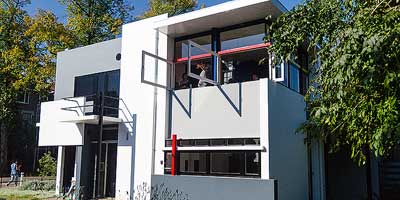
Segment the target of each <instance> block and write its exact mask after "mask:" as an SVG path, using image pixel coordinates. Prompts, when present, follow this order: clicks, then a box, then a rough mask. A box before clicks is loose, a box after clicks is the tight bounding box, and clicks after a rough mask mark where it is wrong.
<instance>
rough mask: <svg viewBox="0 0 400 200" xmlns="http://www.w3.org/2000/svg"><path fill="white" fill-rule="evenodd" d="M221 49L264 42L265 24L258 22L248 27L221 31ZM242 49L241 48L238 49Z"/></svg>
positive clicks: (250, 45)
mask: <svg viewBox="0 0 400 200" xmlns="http://www.w3.org/2000/svg"><path fill="white" fill-rule="evenodd" d="M220 38H221V51H224V50H229V49H231V50H232V49H235V48H240V47H252V46H253V45H259V44H264V38H265V24H264V23H261V24H256V25H252V26H248V27H243V28H238V29H233V30H228V31H224V32H221V34H220ZM237 50H238V51H240V49H237Z"/></svg>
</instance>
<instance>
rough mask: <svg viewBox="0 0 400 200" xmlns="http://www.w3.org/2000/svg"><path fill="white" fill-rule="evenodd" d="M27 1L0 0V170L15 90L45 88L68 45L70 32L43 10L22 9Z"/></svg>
mask: <svg viewBox="0 0 400 200" xmlns="http://www.w3.org/2000/svg"><path fill="white" fill-rule="evenodd" d="M29 3H30V1H28V0H1V1H0V52H1V54H0V122H1V124H0V125H1V127H0V134H1V137H0V171H3V169H4V167H5V165H6V164H7V160H8V159H7V154H8V138H9V136H10V134H11V133H13V132H15V131H13V130H14V128H15V125H16V116H17V111H16V98H17V96H18V94H19V93H20V92H21V91H24V90H29V91H31V92H37V93H44V92H46V91H48V90H49V89H50V87H51V85H52V84H53V76H54V66H55V65H54V61H55V56H56V52H57V51H59V50H61V49H64V48H66V47H68V46H69V42H67V41H68V40H69V39H68V38H69V36H68V34H67V32H66V30H65V29H63V26H62V24H60V23H58V22H57V19H56V17H55V16H54V15H53V14H51V13H49V12H44V11H43V12H40V13H39V14H38V15H37V16H35V17H34V18H31V17H30V16H29V15H28V14H27V13H26V11H24V10H23V7H24V6H25V5H26V4H29Z"/></svg>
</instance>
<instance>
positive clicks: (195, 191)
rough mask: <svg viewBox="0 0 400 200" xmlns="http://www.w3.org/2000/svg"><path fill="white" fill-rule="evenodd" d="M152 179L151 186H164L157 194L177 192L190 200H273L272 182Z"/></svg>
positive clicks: (171, 177)
mask: <svg viewBox="0 0 400 200" xmlns="http://www.w3.org/2000/svg"><path fill="white" fill-rule="evenodd" d="M152 179H153V181H152V186H160V185H161V184H164V187H161V190H160V192H158V193H157V194H163V193H162V191H171V192H175V191H176V190H179V192H182V197H185V196H186V195H187V197H188V199H190V200H205V199H207V200H246V199H249V200H250V199H251V200H275V191H274V180H261V179H250V178H226V177H202V176H167V175H166V176H159V175H158V176H153V178H152ZM160 197H161V198H160V199H163V197H164V198H165V196H162V195H160ZM165 199H167V198H165ZM182 199H183V198H182Z"/></svg>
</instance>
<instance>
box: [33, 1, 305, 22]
mask: <svg viewBox="0 0 400 200" xmlns="http://www.w3.org/2000/svg"><path fill="white" fill-rule="evenodd" d="M128 1H131V2H133V5H134V6H135V10H134V11H133V13H132V14H133V15H134V16H137V15H140V14H141V13H143V12H144V11H145V10H146V8H147V6H148V0H128ZM226 1H229V0H199V4H203V3H204V4H206V6H207V7H209V6H212V5H215V4H220V3H223V2H226ZM31 2H32V3H31V4H30V5H28V6H27V7H26V9H27V11H28V13H29V14H30V15H34V14H35V13H36V11H37V10H38V9H43V10H51V11H53V12H54V13H55V14H56V15H57V16H58V17H59V20H60V21H62V22H65V21H66V13H65V7H64V6H63V5H61V4H60V3H59V2H58V0H31ZM281 2H282V3H283V5H285V6H286V8H288V9H291V8H292V7H293V6H294V5H296V4H298V3H299V2H300V0H281Z"/></svg>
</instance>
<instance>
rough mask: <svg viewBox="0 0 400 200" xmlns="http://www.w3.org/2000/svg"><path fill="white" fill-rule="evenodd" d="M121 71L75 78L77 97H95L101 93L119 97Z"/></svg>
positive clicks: (75, 93) (75, 94)
mask: <svg viewBox="0 0 400 200" xmlns="http://www.w3.org/2000/svg"><path fill="white" fill-rule="evenodd" d="M119 77H120V71H119V70H114V71H108V72H102V73H96V74H89V75H84V76H77V77H75V92H74V96H75V97H80V96H88V95H94V94H97V93H99V92H102V93H103V94H105V95H107V96H113V97H119Z"/></svg>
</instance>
